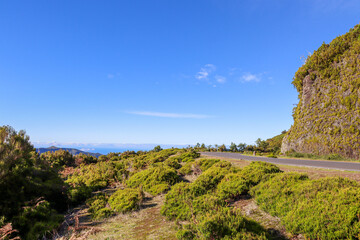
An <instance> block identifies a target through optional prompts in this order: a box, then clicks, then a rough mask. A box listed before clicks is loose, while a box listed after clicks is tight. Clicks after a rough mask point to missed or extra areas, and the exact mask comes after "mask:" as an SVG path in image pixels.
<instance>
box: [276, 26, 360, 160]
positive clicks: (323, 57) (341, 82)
mask: <svg viewBox="0 0 360 240" xmlns="http://www.w3.org/2000/svg"><path fill="white" fill-rule="evenodd" d="M359 56H360V27H359V25H357V26H355V27H354V28H353V29H351V30H350V31H349V32H348V33H346V34H344V35H342V36H339V37H337V38H335V39H334V40H333V41H332V42H331V43H330V44H325V43H323V44H322V45H321V47H320V48H319V49H318V50H316V51H314V53H313V54H311V55H310V56H309V57H308V58H307V59H306V62H305V63H304V65H303V66H301V67H300V68H299V70H298V71H297V72H296V74H295V77H294V80H293V84H294V86H295V87H296V89H297V90H298V92H299V103H298V104H297V106H296V107H295V108H294V111H293V117H294V124H293V126H292V127H291V129H290V130H289V131H288V133H287V134H286V136H285V138H284V141H283V145H282V152H287V151H291V150H294V151H296V152H303V153H313V154H318V155H326V154H340V155H342V156H344V157H348V158H359V157H360V150H359V149H360V102H359V100H358V98H359V95H360V70H359V69H360V65H359V64H360V59H359Z"/></svg>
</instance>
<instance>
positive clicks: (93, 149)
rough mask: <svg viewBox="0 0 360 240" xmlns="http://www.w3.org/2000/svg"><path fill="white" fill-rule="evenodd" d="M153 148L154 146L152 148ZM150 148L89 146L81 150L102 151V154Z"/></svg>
mask: <svg viewBox="0 0 360 240" xmlns="http://www.w3.org/2000/svg"><path fill="white" fill-rule="evenodd" d="M151 149H152V148H151ZM151 149H150V148H149V149H139V148H94V147H93V148H89V149H86V148H81V149H80V150H82V151H85V152H92V153H101V154H104V155H106V154H108V153H111V152H125V151H128V150H129V151H135V152H137V151H149V150H151Z"/></svg>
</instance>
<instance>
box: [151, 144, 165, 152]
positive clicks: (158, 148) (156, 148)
mask: <svg viewBox="0 0 360 240" xmlns="http://www.w3.org/2000/svg"><path fill="white" fill-rule="evenodd" d="M161 150H163V149H162V148H161V146H160V145H157V146H156V147H154V150H153V151H154V152H160V151H161Z"/></svg>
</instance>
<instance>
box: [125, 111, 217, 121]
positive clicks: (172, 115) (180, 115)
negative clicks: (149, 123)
mask: <svg viewBox="0 0 360 240" xmlns="http://www.w3.org/2000/svg"><path fill="white" fill-rule="evenodd" d="M126 113H129V114H134V115H141V116H151V117H164V118H193V119H204V118H211V117H212V116H209V115H203V114H191V113H164V112H149V111H129V112H126Z"/></svg>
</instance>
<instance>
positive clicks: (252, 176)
mask: <svg viewBox="0 0 360 240" xmlns="http://www.w3.org/2000/svg"><path fill="white" fill-rule="evenodd" d="M280 172H282V171H281V170H280V168H278V167H277V166H276V165H274V164H271V163H267V162H251V163H250V164H249V165H248V166H246V167H244V168H242V169H241V172H240V174H241V176H242V177H243V178H245V179H246V180H247V181H248V182H249V184H250V185H252V186H254V185H256V184H258V183H259V182H261V181H265V180H267V179H269V178H270V177H272V176H274V174H276V173H280Z"/></svg>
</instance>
